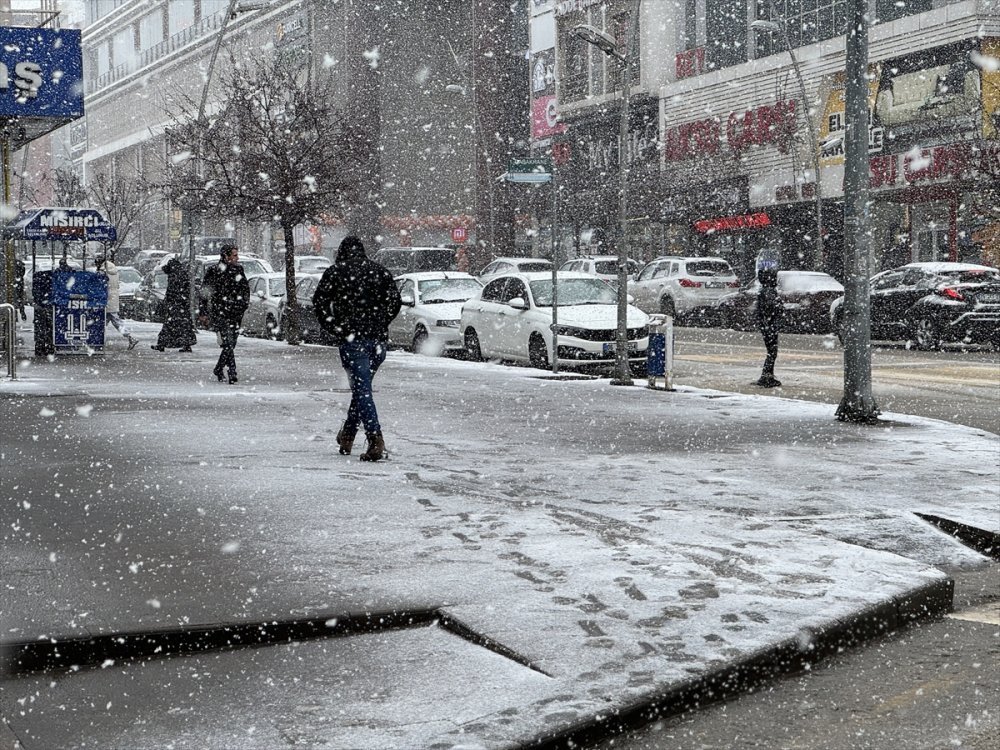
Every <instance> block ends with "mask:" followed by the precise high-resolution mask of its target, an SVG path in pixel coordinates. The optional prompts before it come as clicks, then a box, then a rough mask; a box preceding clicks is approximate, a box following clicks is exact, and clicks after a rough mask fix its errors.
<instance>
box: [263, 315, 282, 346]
mask: <svg viewBox="0 0 1000 750" xmlns="http://www.w3.org/2000/svg"><path fill="white" fill-rule="evenodd" d="M280 331H281V329H280V328H278V323H277V321H276V320H275V319H274V316H273V315H268V316H267V320H265V321H264V338H266V339H270V340H272V341H273V340H274V339H277V338H279V337H280Z"/></svg>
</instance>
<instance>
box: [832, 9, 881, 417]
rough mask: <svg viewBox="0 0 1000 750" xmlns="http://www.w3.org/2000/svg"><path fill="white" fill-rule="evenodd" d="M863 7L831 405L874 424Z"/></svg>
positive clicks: (855, 23)
mask: <svg viewBox="0 0 1000 750" xmlns="http://www.w3.org/2000/svg"><path fill="white" fill-rule="evenodd" d="M867 10H868V3H867V0H848V2H847V20H848V26H847V60H846V65H845V77H846V79H847V80H846V91H845V107H844V109H845V120H846V129H845V133H844V255H845V261H846V263H845V265H846V268H847V278H846V279H845V282H844V397H843V399H842V400H841V402H840V406H838V407H837V419H839V420H840V421H842V422H858V423H861V424H874V423H875V422H877V421H878V414H879V411H878V407H877V406H876V404H875V399H874V397H873V396H872V359H871V328H870V325H871V304H870V299H869V286H868V278H869V276H870V275H871V273H870V271H871V268H870V266H871V237H870V235H869V234H868V187H869V166H868V88H869V85H868V17H867Z"/></svg>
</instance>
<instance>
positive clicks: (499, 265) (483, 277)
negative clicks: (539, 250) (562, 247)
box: [479, 258, 552, 283]
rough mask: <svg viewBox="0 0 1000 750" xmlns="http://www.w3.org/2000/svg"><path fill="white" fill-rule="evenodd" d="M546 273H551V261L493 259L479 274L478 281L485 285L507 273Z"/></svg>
mask: <svg viewBox="0 0 1000 750" xmlns="http://www.w3.org/2000/svg"><path fill="white" fill-rule="evenodd" d="M534 271H548V272H549V273H552V261H549V260H545V258H495V259H494V260H493V262H492V263H489V264H488V265H487V266H486V268H484V269H483V270H482V271H480V272H479V280H480V281H482V282H483V283H486V282H487V281H489V280H490V279H492V278H493V277H494V276H500V275H501V274H508V273H533V272H534Z"/></svg>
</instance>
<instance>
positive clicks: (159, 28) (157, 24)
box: [139, 8, 163, 52]
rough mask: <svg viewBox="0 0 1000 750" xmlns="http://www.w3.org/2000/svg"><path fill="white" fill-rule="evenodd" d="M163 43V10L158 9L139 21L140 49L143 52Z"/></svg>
mask: <svg viewBox="0 0 1000 750" xmlns="http://www.w3.org/2000/svg"><path fill="white" fill-rule="evenodd" d="M162 41H163V9H162V8H157V9H156V10H154V11H153V12H152V13H150V14H149V15H148V16H144V17H143V19H142V20H141V21H139V49H140V50H141V51H143V52H145V51H146V50H148V49H150V48H152V47H155V46H156V45H157V44H159V43H160V42H162Z"/></svg>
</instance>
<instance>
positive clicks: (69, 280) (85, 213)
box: [4, 208, 116, 355]
mask: <svg viewBox="0 0 1000 750" xmlns="http://www.w3.org/2000/svg"><path fill="white" fill-rule="evenodd" d="M4 234H5V235H6V236H7V237H8V238H10V239H12V240H14V241H15V242H16V243H18V244H19V245H20V247H19V253H18V254H19V255H20V256H21V257H24V258H25V260H27V245H28V244H29V243H30V252H31V268H32V277H31V296H32V300H33V303H34V312H35V325H34V331H35V354H37V355H48V354H93V353H95V352H102V351H103V350H104V328H105V307H106V306H107V304H108V279H107V277H106V276H105V275H104V274H99V273H95V272H93V271H87V270H83V269H80V268H74V265H76V264H78V263H81V261H82V265H83V266H84V268H86V265H87V253H86V247H87V243H88V242H99V243H102V244H105V245H107V244H109V243H113V242H114V241H115V238H116V231H115V228H114V226H112V225H111V224H109V223H108V222H107V220H105V218H104V217H103V216H102V215H101V214H100V212H98V211H96V210H95V209H92V208H40V209H32V210H30V211H24V212H22V213H21V214H20V215H18V217H17V219H15V220H14V222H13V223H11V224H10V225H8V226H7V227H6V228H5V231H4ZM74 243H83V244H82V248H81V252H80V253H79V254H73V255H72V256H71V255H70V253H69V248H70V246H71V244H74ZM39 246H41V248H42V253H41V255H40V254H39V252H38V251H39ZM59 246H61V252H60V253H58V255H59V261H58V265H57V264H56V256H57V253H56V247H59ZM46 249H47V251H48V252H45V250H46ZM104 252H105V253H106V252H107V249H106V248H105V251H104ZM46 261H48V262H47V263H46ZM40 265H42V266H46V267H45V268H44V269H42V268H40V267H39V266H40Z"/></svg>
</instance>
